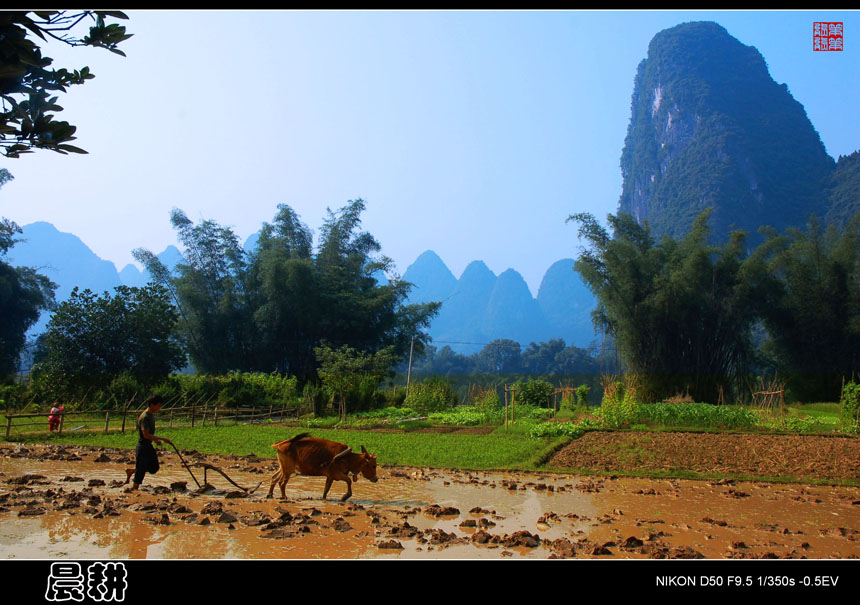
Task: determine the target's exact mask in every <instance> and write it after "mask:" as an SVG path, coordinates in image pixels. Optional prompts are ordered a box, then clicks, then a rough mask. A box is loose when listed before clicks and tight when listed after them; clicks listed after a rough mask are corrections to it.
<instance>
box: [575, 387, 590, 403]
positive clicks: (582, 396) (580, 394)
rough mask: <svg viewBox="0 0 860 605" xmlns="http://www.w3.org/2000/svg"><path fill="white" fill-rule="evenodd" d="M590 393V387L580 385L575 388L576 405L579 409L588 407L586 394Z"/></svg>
mask: <svg viewBox="0 0 860 605" xmlns="http://www.w3.org/2000/svg"><path fill="white" fill-rule="evenodd" d="M590 392H591V387H589V386H588V385H587V384H581V385H579V386H578V387H576V405H578V406H579V407H588V393H590Z"/></svg>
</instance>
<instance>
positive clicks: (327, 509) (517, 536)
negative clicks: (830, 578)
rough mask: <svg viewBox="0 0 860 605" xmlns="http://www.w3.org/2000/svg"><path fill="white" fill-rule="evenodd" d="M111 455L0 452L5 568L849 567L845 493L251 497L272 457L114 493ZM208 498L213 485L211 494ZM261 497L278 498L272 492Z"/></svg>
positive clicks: (857, 552) (855, 546)
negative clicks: (334, 564)
mask: <svg viewBox="0 0 860 605" xmlns="http://www.w3.org/2000/svg"><path fill="white" fill-rule="evenodd" d="M132 456H133V453H132V452H129V451H126V450H109V449H101V448H99V449H96V448H86V447H78V446H68V447H56V446H32V445H27V446H18V445H11V444H10V445H7V446H3V447H0V557H2V558H5V559H25V558H26V559H34V558H35V559H56V558H76V559H80V558H111V559H143V558H148V559H201V558H205V559H223V558H230V559H290V558H300V559H317V558H330V559H334V558H338V559H362V558H395V559H396V558H400V559H416V558H437V559H438V558H445V559H483V558H492V559H498V558H507V557H510V558H542V559H545V558H567V557H579V558H601V559H602V558H634V559H635V558H710V559H722V558H810V559H828V558H857V557H858V556H860V488H853V487H823V486H804V485H796V484H776V483H760V482H734V481H731V480H714V481H710V482H706V481H690V480H674V479H673V480H653V479H629V478H613V477H578V476H573V475H560V474H559V475H556V474H552V475H550V474H545V475H543V474H527V473H490V472H487V473H485V472H466V471H439V470H434V469H422V468H403V467H385V466H381V467H380V469H379V477H380V480H379V482H377V483H375V484H374V483H370V482H368V481H364V480H359V481H357V482H356V483H355V484H354V485H353V498H352V499H351V500H349V501H348V502H346V503H341V502H340V501H339V498H340V497H341V496H342V495H343V493H344V491H345V485H344V484H343V483H335V484H334V486H333V488H332V491H331V493H330V494H329V500H328V501H323V500H321V495H322V489H323V485H324V479H323V478H319V477H302V476H298V477H295V476H294V477H293V478H292V479H290V482H289V484H288V485H287V495H288V498H287V499H286V500H280V499H278V498H271V499H267V498H266V493H267V492H268V486H269V479H270V476H271V474H272V472H274V471H275V470H276V466H277V464H276V461H275V459H274V458H272V459H261V458H256V457H253V456H249V457H220V458H219V457H214V456H202V455H200V454H195V453H189V454H188V455H186V456H185V459H186V461H188V462H189V463H190V464H192V468H193V469H194V472H195V475H196V476H197V479H198V480H200V481H201V483H202V480H203V469H202V468H199V467H193V464H195V463H200V462H206V463H209V464H213V465H215V466H218V467H220V468H221V469H223V470H224V471H225V472H226V473H227V474H228V475H229V476H230V477H231V478H232V479H233V480H234V481H236V482H237V483H238V484H240V485H242V486H251V487H252V486H255V485H257V484H258V483H259V482H261V481H262V483H263V484H262V485H261V486H260V487H259V488H258V489H257V490H256V491H254V492H253V493H252V494H251V495H246V494H245V493H244V492H242V491H241V490H237V489H236V488H235V487H233V486H232V485H230V484H229V483H228V482H227V481H226V480H224V479H223V478H222V477H221V476H220V475H217V474H215V473H212V472H209V474H208V480H209V483H211V484H212V487H210V488H209V489H206V490H198V488H197V485H196V484H195V483H194V480H193V479H192V478H191V476H190V475H189V473H188V471H187V470H186V469H185V468H184V467H183V466H182V464H181V463H180V460H179V458H178V457H177V456H176V455H175V454H173V453H167V452H162V453H161V454H160V456H161V462H162V467H161V471H160V472H159V473H158V474H157V475H155V476H147V479H146V481H145V483H144V485H143V487H142V488H141V490H140V491H138V492H128V491H127V490H126V486H124V485H123V482H124V481H125V472H124V469H125V468H126V467H127V466H129V465H131V464H133V459H132ZM213 488H214V489H213ZM275 493H276V494H277V493H278V490H277V488H276V490H275Z"/></svg>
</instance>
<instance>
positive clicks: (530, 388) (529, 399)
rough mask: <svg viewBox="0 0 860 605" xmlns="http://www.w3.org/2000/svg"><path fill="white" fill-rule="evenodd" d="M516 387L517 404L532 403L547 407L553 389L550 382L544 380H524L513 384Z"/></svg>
mask: <svg viewBox="0 0 860 605" xmlns="http://www.w3.org/2000/svg"><path fill="white" fill-rule="evenodd" d="M513 388H515V389H516V397H517V399H516V403H517V405H520V404H524V405H533V406H537V407H542V408H545V407H548V406H549V402H550V397H552V393H553V391H554V390H555V387H553V386H552V383H549V382H547V381H546V380H540V379H538V380H526V381H525V382H518V383H515V384H514V385H513Z"/></svg>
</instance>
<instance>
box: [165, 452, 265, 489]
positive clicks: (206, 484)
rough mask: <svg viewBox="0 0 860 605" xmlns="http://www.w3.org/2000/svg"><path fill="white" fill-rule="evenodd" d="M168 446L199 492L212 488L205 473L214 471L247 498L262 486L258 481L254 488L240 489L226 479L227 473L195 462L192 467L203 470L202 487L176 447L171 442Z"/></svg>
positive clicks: (237, 485) (209, 465) (229, 479)
mask: <svg viewBox="0 0 860 605" xmlns="http://www.w3.org/2000/svg"><path fill="white" fill-rule="evenodd" d="M170 445H171V446H172V447H173V450H174V451H175V452H176V455H177V456H179V460H181V461H182V465H183V466H184V467H185V468H186V470H187V471H188V473H189V474H190V475H191V478H192V479H194V483H196V484H197V487H198V488H199V489H201V490H202V489H205V488H206V487H207V486H208V487H212V485H211V484H210V483H209V482H208V481H207V480H206V472H207V471H215V472H216V473H218V474H220V475H221V476H222V477H224V478H225V479H226V480H227V481H229V482H230V483H231V484H232V485H235V486H236V487H238V488H239V489H240V490H242V491H243V492H245V495H247V496H250V495H251V494H253V493H254V492H255V491H257V488H259V487H260V486H261V485H262V484H263V482H262V481H260V482H259V483H257V485H255V486H254V487H242V486H241V485H239V484H238V483H236V482H235V481H233V480H232V479H231V478H230V477H228V476H227V473H225V472H224V471H222V470H221V469H220V468H218V467H217V466H214V465H212V464H208V463H206V462H197V463H195V464H194V466H197V467H202V468H203V485H200V482H199V481H198V480H197V477H196V476H195V475H194V472H193V471H192V470H191V467H190V466H189V465H188V463H187V462H185V458H183V457H182V454H181V453H180V452H179V450H178V449H177V448H176V446H175V445H173V442H170Z"/></svg>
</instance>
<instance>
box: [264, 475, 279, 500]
mask: <svg viewBox="0 0 860 605" xmlns="http://www.w3.org/2000/svg"><path fill="white" fill-rule="evenodd" d="M280 479H281V469H278V470H277V471H275V474H274V475H272V483H271V485H269V493H268V494H267V495H266V498H271V497H272V492H273V491H275V482H280Z"/></svg>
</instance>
